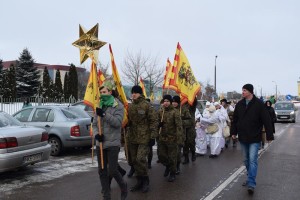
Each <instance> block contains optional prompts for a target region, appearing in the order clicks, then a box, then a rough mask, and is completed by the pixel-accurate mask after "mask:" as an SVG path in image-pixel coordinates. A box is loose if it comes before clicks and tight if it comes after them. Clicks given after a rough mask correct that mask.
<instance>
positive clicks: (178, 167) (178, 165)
mask: <svg viewBox="0 0 300 200" xmlns="http://www.w3.org/2000/svg"><path fill="white" fill-rule="evenodd" d="M175 174H176V175H179V174H180V162H178V163H177V168H176V172H175Z"/></svg>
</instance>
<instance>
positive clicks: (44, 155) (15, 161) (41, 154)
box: [0, 111, 51, 172]
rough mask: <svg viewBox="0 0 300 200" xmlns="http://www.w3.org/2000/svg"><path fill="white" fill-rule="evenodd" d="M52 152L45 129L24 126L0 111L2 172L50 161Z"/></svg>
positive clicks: (0, 162)
mask: <svg viewBox="0 0 300 200" xmlns="http://www.w3.org/2000/svg"><path fill="white" fill-rule="evenodd" d="M50 151H51V146H50V145H49V144H48V133H47V132H46V131H45V130H44V129H41V128H36V127H29V126H24V125H22V124H21V123H20V122H19V121H18V120H16V119H15V118H13V117H12V116H10V115H9V114H7V113H5V112H2V111H0V172H5V171H10V170H13V169H17V168H20V167H24V166H27V165H31V164H34V163H37V162H40V161H44V160H48V159H49V156H50Z"/></svg>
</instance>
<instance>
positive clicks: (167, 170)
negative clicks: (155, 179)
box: [164, 166, 170, 177]
mask: <svg viewBox="0 0 300 200" xmlns="http://www.w3.org/2000/svg"><path fill="white" fill-rule="evenodd" d="M169 173H170V168H169V166H166V169H165V173H164V177H167V176H169Z"/></svg>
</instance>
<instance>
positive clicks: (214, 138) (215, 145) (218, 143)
mask: <svg viewBox="0 0 300 200" xmlns="http://www.w3.org/2000/svg"><path fill="white" fill-rule="evenodd" d="M209 115H210V116H209V118H205V117H203V118H201V119H200V121H201V123H202V124H203V125H209V124H216V125H217V126H218V131H216V132H215V133H213V134H211V135H210V141H209V146H210V156H209V157H210V158H216V157H218V155H219V154H220V153H221V150H222V138H223V135H222V128H223V123H224V121H225V120H226V119H225V117H224V116H223V115H222V113H221V112H220V111H216V107H215V106H210V107H209ZM224 142H225V141H224ZM223 145H224V144H223Z"/></svg>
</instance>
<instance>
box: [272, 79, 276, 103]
mask: <svg viewBox="0 0 300 200" xmlns="http://www.w3.org/2000/svg"><path fill="white" fill-rule="evenodd" d="M272 82H273V83H275V92H276V94H275V95H276V96H275V99H276V101H277V83H276V82H275V81H272Z"/></svg>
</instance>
